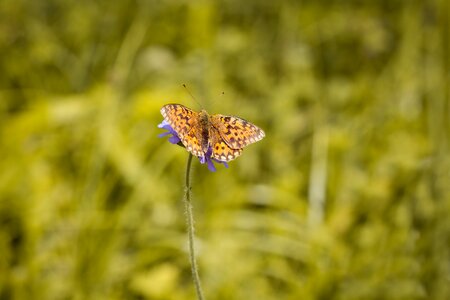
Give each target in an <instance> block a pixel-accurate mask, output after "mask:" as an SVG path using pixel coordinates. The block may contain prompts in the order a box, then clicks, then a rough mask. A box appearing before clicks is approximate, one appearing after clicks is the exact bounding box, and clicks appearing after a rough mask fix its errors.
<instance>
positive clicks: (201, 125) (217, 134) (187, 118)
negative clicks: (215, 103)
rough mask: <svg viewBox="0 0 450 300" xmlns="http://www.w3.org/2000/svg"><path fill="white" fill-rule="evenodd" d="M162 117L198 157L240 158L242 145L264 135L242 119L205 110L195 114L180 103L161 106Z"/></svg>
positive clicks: (221, 159)
mask: <svg viewBox="0 0 450 300" xmlns="http://www.w3.org/2000/svg"><path fill="white" fill-rule="evenodd" d="M161 114H162V115H163V117H164V119H165V120H166V122H168V123H169V124H170V126H171V127H172V128H173V129H174V130H175V132H176V133H177V134H178V136H179V138H180V140H181V142H182V143H183V145H184V146H185V147H186V149H187V150H188V151H189V152H190V153H192V154H193V155H195V156H197V157H199V158H205V157H212V158H214V159H216V160H218V161H222V162H227V161H230V160H233V159H235V158H237V157H238V156H239V155H241V153H242V149H243V148H244V147H245V146H247V145H249V144H251V143H254V142H257V141H259V140H261V139H262V138H264V136H265V134H264V131H263V130H262V129H260V128H259V127H257V126H256V125H254V124H252V123H250V122H248V121H246V120H244V119H242V118H239V117H235V116H225V115H220V114H214V115H209V114H208V113H207V112H206V111H205V110H201V111H200V112H195V111H193V110H191V109H189V108H187V107H185V106H183V105H181V104H167V105H164V106H163V107H162V108H161Z"/></svg>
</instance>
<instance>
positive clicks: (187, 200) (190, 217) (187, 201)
mask: <svg viewBox="0 0 450 300" xmlns="http://www.w3.org/2000/svg"><path fill="white" fill-rule="evenodd" d="M191 163H192V154H190V153H189V158H188V162H187V166H186V189H185V191H184V205H185V210H186V223H187V230H188V238H189V259H190V261H191V271H192V279H193V280H194V284H195V290H196V291H197V298H198V299H199V300H203V299H204V297H203V292H202V287H201V284H200V276H199V275H198V268H197V261H196V259H195V246H194V214H193V212H192V202H191V176H190V173H191Z"/></svg>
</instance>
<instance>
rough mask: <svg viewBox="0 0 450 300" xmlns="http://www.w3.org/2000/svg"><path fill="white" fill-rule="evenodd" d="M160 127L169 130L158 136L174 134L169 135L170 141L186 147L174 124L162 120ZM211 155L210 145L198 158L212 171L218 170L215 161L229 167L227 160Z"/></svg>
mask: <svg viewBox="0 0 450 300" xmlns="http://www.w3.org/2000/svg"><path fill="white" fill-rule="evenodd" d="M158 128H162V129H165V130H167V132H163V133H161V134H160V135H158V137H160V138H162V137H165V136H167V135H172V136H171V137H169V142H170V143H172V144H178V145H180V146H183V147H184V145H183V144H182V143H181V139H180V137H179V136H178V134H177V132H176V131H175V130H174V129H173V128H172V126H170V124H169V123H167V121H166V120H163V121H162V122H161V124H159V125H158ZM211 155H212V147H211V146H210V147H209V148H208V151H206V153H205V156H199V157H198V159H199V160H200V163H201V164H205V163H206V165H207V166H208V169H209V170H210V171H211V172H215V171H216V166H215V165H214V162H216V163H221V164H223V165H224V166H225V168H228V164H227V163H226V162H225V161H220V160H217V159H215V158H212V157H211Z"/></svg>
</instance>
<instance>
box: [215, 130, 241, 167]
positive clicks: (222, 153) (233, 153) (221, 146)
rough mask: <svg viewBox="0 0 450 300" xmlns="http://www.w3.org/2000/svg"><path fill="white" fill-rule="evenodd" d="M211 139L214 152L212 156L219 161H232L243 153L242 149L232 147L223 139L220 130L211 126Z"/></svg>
mask: <svg viewBox="0 0 450 300" xmlns="http://www.w3.org/2000/svg"><path fill="white" fill-rule="evenodd" d="M209 136H210V139H211V147H212V154H211V156H212V157H213V158H215V159H217V160H219V161H224V162H227V161H230V160H233V159H235V158H237V157H238V156H239V155H241V153H242V149H232V148H230V146H228V144H227V143H225V141H224V140H223V139H222V137H221V135H220V134H219V131H218V130H217V129H216V128H214V127H211V128H210V131H209Z"/></svg>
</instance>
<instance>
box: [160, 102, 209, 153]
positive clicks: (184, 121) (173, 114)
mask: <svg viewBox="0 0 450 300" xmlns="http://www.w3.org/2000/svg"><path fill="white" fill-rule="evenodd" d="M161 114H162V115H163V117H164V120H166V122H167V123H169V125H170V126H171V127H172V128H173V130H175V132H176V133H177V134H178V137H179V138H180V140H181V142H182V143H183V145H184V146H185V147H186V150H188V151H189V152H190V153H192V154H193V155H195V156H198V157H203V156H204V153H203V151H202V147H201V134H200V132H199V127H198V126H199V124H198V113H197V112H195V111H193V110H192V109H190V108H187V107H186V106H183V105H181V104H166V105H164V106H163V107H162V108H161Z"/></svg>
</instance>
